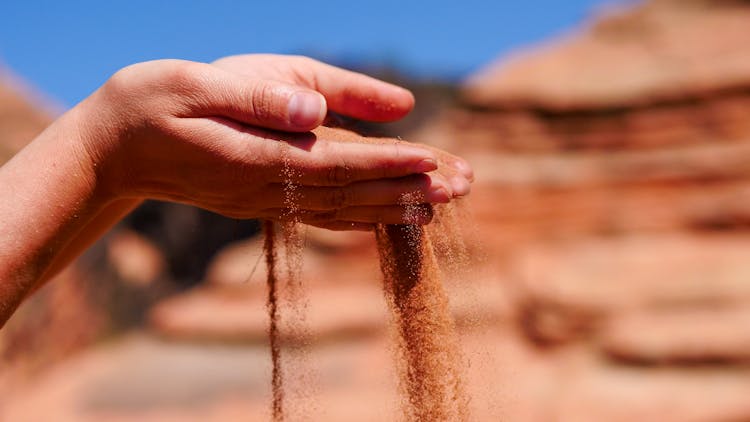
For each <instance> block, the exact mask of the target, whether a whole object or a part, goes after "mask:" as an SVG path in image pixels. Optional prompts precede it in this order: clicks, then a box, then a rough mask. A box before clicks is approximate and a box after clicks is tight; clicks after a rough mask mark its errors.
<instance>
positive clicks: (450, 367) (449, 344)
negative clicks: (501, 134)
mask: <svg viewBox="0 0 750 422" xmlns="http://www.w3.org/2000/svg"><path fill="white" fill-rule="evenodd" d="M321 132H322V133H321ZM316 133H317V134H318V135H319V136H320V135H321V134H322V135H325V136H327V137H328V138H329V139H337V140H342V141H350V142H373V141H374V142H378V140H372V139H364V138H362V137H359V136H357V135H354V134H352V133H351V132H346V131H342V130H332V129H328V128H319V129H318V130H316ZM404 209H405V213H406V214H408V213H411V212H417V211H418V210H419V209H420V208H419V207H418V206H414V205H410V204H409V201H407V202H406V203H405V204H404ZM435 215H436V221H434V222H433V223H431V225H430V226H429V229H428V228H427V227H424V226H419V225H382V224H381V225H378V226H377V227H376V230H375V238H376V242H377V246H378V253H379V257H380V268H381V271H382V275H383V282H384V292H385V297H386V302H387V303H388V307H389V309H390V312H391V321H392V323H393V325H394V331H395V337H396V348H395V350H396V355H397V356H396V365H397V369H398V373H399V378H400V379H399V389H400V392H401V396H402V400H401V401H402V412H403V416H404V419H405V420H407V421H464V420H468V418H469V415H468V404H469V400H468V396H467V394H466V391H465V385H464V369H465V362H464V359H463V356H462V353H461V348H460V344H459V338H458V335H457V334H456V330H455V325H454V322H453V318H452V315H451V313H450V309H449V303H448V296H447V294H446V292H445V290H444V288H443V284H442V281H441V273H442V272H441V269H440V268H439V266H438V260H437V258H436V252H437V253H439V254H440V255H441V257H445V258H447V261H448V262H447V266H448V267H449V268H448V269H449V270H451V269H454V268H455V267H456V266H458V264H457V262H458V261H461V260H462V259H463V258H464V257H465V251H464V248H463V247H462V245H461V244H460V241H459V243H457V239H459V238H458V237H456V236H455V225H454V224H453V223H454V221H453V216H454V213H453V210H452V205H444V206H439V207H438V208H437V209H436V210H435ZM281 232H282V234H283V236H284V239H277V238H276V233H275V230H274V223H272V222H266V223H265V225H264V235H265V258H266V264H267V268H268V279H267V280H268V301H267V307H268V313H269V317H270V327H269V337H270V346H271V361H272V365H273V369H272V379H271V385H272V395H273V397H272V407H271V411H272V417H273V420H274V421H281V420H284V418H285V416H287V415H286V414H285V406H287V404H286V403H285V399H287V397H286V391H285V389H284V385H283V372H282V359H281V344H280V325H279V318H280V314H281V308H280V306H281V302H280V300H279V286H278V283H279V262H278V260H279V254H278V253H277V251H278V249H279V247H280V246H281V247H286V254H285V258H286V259H287V260H292V261H294V262H297V263H298V262H299V254H300V252H301V249H300V248H299V247H297V248H291V250H290V248H289V246H288V245H289V243H290V240H289V239H287V238H288V237H293V235H290V234H289V232H290V231H289V230H282V231H281ZM279 240H283V242H279ZM280 243H282V244H281V245H280ZM291 243H294V242H291ZM297 244H300V245H301V243H299V242H297ZM289 265H290V264H289V263H287V266H289ZM296 265H297V267H299V265H298V264H296ZM292 266H294V265H292ZM290 268H291V267H290ZM291 278H292V279H295V277H291ZM297 278H298V277H297ZM297 281H299V280H297ZM298 309H299V308H298ZM294 317H295V318H298V319H299V318H302V317H303V316H302V315H300V314H299V312H297V315H295V316H294Z"/></svg>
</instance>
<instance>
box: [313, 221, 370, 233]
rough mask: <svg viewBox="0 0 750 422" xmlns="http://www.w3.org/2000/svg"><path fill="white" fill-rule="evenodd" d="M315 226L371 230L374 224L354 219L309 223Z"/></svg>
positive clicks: (334, 229)
mask: <svg viewBox="0 0 750 422" xmlns="http://www.w3.org/2000/svg"><path fill="white" fill-rule="evenodd" d="M311 225H312V226H315V227H320V228H322V229H327V230H333V231H351V230H354V231H367V232H369V231H373V230H374V229H375V225H374V224H370V223H357V222H354V221H331V222H328V223H318V224H311Z"/></svg>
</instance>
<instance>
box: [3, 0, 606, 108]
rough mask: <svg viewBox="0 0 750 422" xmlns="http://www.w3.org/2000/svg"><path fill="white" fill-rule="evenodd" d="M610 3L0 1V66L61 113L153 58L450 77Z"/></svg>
mask: <svg viewBox="0 0 750 422" xmlns="http://www.w3.org/2000/svg"><path fill="white" fill-rule="evenodd" d="M606 3H612V1H611V0H565V1H562V0H540V1H531V0H528V1H519V0H516V1H502V0H495V1H478V0H460V1H438V0H436V1H411V2H410V1H406V0H400V1H396V0H381V1H367V2H355V1H347V2H345V1H340V0H334V1H323V2H315V1H291V0H276V1H274V0H266V1H244V2H240V1H234V2H233V1H228V0H214V1H211V2H198V1H180V2H178V1H157V0H152V1H147V0H131V1H106V0H97V1H73V0H71V1H54V2H52V1H46V2H35V1H31V0H29V1H21V0H3V1H2V2H0V62H4V63H5V65H6V66H8V67H10V68H11V69H12V70H13V71H14V72H15V73H17V74H19V75H20V76H22V77H23V78H25V79H26V80H27V81H29V82H30V83H31V84H32V85H34V86H36V87H37V88H38V89H39V90H40V91H41V92H43V93H45V94H46V95H48V96H49V97H51V98H52V99H53V100H55V101H57V102H58V103H59V104H61V105H62V106H64V107H69V106H72V105H74V104H76V103H77V102H78V101H80V100H81V99H83V98H85V97H86V96H87V95H88V94H89V93H91V92H92V91H93V90H94V89H96V87H97V86H99V85H100V84H102V83H103V82H104V81H105V80H106V79H107V78H108V77H109V76H110V75H111V74H112V73H113V72H115V71H116V70H117V69H119V68H121V67H123V66H126V65H128V64H130V63H135V62H139V61H144V60H151V59H157V58H181V59H189V60H199V61H210V60H213V59H215V58H218V57H221V56H224V55H228V54H237V53H245V52H274V53H305V52H306V53H309V54H313V55H316V56H318V57H328V58H345V59H347V60H352V59H354V58H362V59H364V60H366V61H369V62H371V63H386V64H389V65H395V66H398V67H399V68H401V69H402V70H404V71H406V72H407V73H409V74H411V75H412V76H418V77H425V78H452V79H455V78H461V77H463V76H465V75H467V74H468V73H470V72H472V71H474V70H476V69H478V68H479V67H481V66H482V65H484V64H486V63H487V62H489V61H491V60H492V59H494V58H495V57H497V56H498V55H500V54H503V53H507V52H508V51H510V50H512V49H514V48H518V47H520V46H523V45H527V44H531V43H534V42H538V41H542V40H544V39H547V38H549V37H551V36H554V35H555V34H559V33H563V32H565V31H566V30H569V29H571V28H574V27H575V25H576V24H578V23H579V22H581V21H582V20H583V19H585V18H586V17H587V16H589V15H590V13H591V11H593V10H596V8H597V7H600V6H601V5H602V4H606Z"/></svg>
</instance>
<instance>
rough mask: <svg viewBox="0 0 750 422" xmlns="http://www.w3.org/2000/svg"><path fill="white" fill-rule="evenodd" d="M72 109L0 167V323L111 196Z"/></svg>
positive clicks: (81, 232) (49, 272)
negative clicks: (104, 188) (99, 181)
mask: <svg viewBox="0 0 750 422" xmlns="http://www.w3.org/2000/svg"><path fill="white" fill-rule="evenodd" d="M77 113H78V110H77V109H73V110H71V111H70V112H68V113H66V114H65V115H64V116H62V117H61V118H60V119H58V120H57V121H56V122H55V123H54V124H53V125H52V126H50V127H49V128H47V130H45V131H44V132H43V133H42V134H40V135H39V136H38V137H37V138H36V139H35V140H34V141H33V142H32V143H31V144H29V145H28V146H27V147H26V148H24V149H23V150H22V151H21V152H19V153H18V154H17V155H16V156H15V157H13V159H11V160H10V161H9V162H8V163H6V164H5V165H4V166H3V167H2V168H0V198H3V200H2V201H1V202H0V326H2V324H4V322H5V321H6V320H7V319H8V318H9V317H10V315H11V314H12V313H13V311H14V310H15V309H16V308H17V307H18V305H19V304H20V303H21V301H22V300H23V298H24V297H25V296H26V295H27V293H28V292H30V291H31V290H33V289H34V286H35V285H37V284H38V283H39V282H40V281H41V280H42V279H43V277H45V274H51V273H52V271H50V270H51V269H53V267H54V266H55V263H56V262H60V263H62V261H65V260H64V259H63V260H60V258H61V257H63V258H65V257H66V256H65V254H64V253H63V252H64V251H65V249H66V247H68V246H69V245H70V244H71V240H72V239H76V238H78V237H79V235H80V236H83V237H82V238H81V239H87V238H88V237H89V236H88V235H86V234H85V231H84V229H85V227H86V226H87V225H88V224H89V223H91V222H92V221H94V220H95V217H96V216H97V215H98V214H100V213H101V212H102V211H103V210H104V209H105V208H106V207H107V205H108V204H109V203H110V202H111V201H110V198H109V197H107V195H106V194H103V193H102V192H100V191H99V189H98V186H97V176H96V172H95V164H94V163H93V161H92V159H91V158H90V157H89V156H88V154H87V152H86V149H85V148H83V146H82V136H84V134H83V133H82V132H81V130H80V127H79V124H78V122H77ZM74 249H81V247H80V245H79V246H78V248H74ZM61 254H62V255H61ZM68 255H71V254H70V253H69V254H68ZM71 258H72V256H68V259H71Z"/></svg>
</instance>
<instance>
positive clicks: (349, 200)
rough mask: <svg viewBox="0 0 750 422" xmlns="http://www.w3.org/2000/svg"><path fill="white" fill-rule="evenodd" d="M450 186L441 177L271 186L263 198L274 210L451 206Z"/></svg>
mask: <svg viewBox="0 0 750 422" xmlns="http://www.w3.org/2000/svg"><path fill="white" fill-rule="evenodd" d="M449 186H450V183H449V182H448V181H447V180H445V179H444V178H443V176H442V175H440V174H431V175H427V174H417V175H412V176H406V177H402V178H395V179H383V180H373V181H365V182H356V183H352V184H350V185H346V186H337V187H330V186H324V187H315V186H295V187H294V188H293V190H292V191H290V190H289V188H288V185H284V184H272V185H269V186H268V187H267V188H266V189H265V191H264V193H263V194H262V195H263V197H264V198H265V201H266V204H268V205H269V206H272V207H274V206H275V207H284V206H287V207H288V206H291V205H295V206H296V207H298V208H300V209H304V210H334V209H339V208H345V207H352V206H373V205H403V204H405V203H448V202H450V200H451V197H452V192H451V190H450V187H449Z"/></svg>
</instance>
